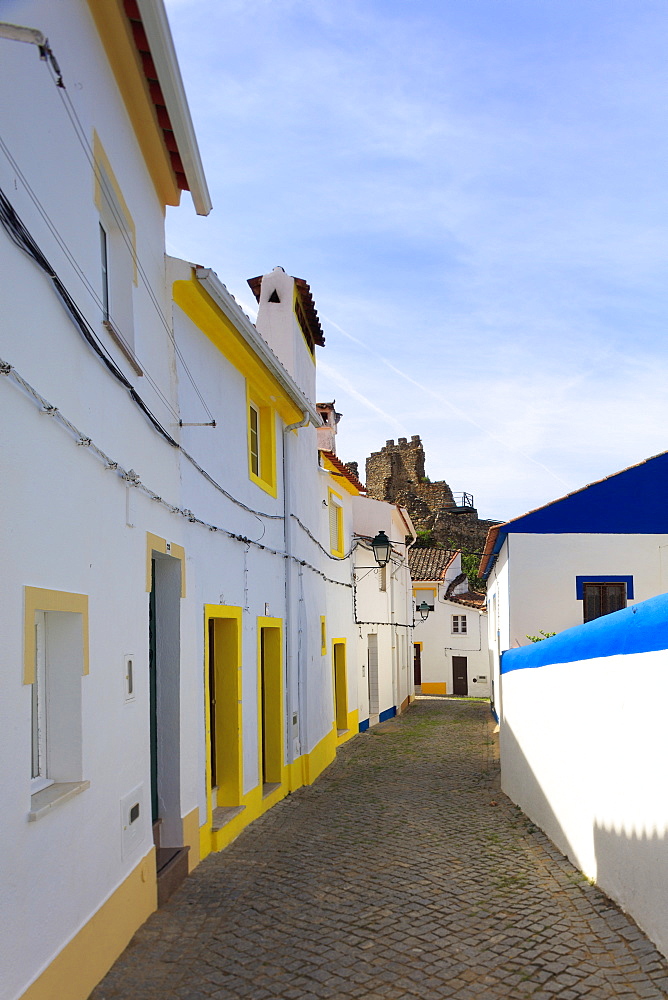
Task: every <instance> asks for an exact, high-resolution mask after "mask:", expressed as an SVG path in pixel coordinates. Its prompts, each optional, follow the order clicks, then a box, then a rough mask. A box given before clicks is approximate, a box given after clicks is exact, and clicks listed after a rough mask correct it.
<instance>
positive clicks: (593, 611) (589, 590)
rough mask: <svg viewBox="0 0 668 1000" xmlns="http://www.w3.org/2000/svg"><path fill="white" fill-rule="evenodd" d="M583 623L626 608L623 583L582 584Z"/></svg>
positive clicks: (624, 585)
mask: <svg viewBox="0 0 668 1000" xmlns="http://www.w3.org/2000/svg"><path fill="white" fill-rule="evenodd" d="M582 598H583V612H584V616H583V617H584V621H586V622H590V621H593V620H594V618H600V617H601V616H602V615H609V614H611V613H612V612H613V611H619V610H620V609H621V608H625V607H626V584H625V583H583V585H582Z"/></svg>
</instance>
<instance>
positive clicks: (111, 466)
mask: <svg viewBox="0 0 668 1000" xmlns="http://www.w3.org/2000/svg"><path fill="white" fill-rule="evenodd" d="M0 375H4V376H5V377H6V378H8V379H10V380H12V381H13V382H15V383H16V384H17V385H18V386H20V387H21V388H22V389H23V390H24V392H26V393H27V394H28V395H29V396H30V397H31V398H32V399H33V400H34V401H35V402H36V403H38V404H39V406H40V408H41V410H42V412H44V413H45V414H48V415H49V416H50V417H52V418H53V419H54V420H55V421H56V422H57V423H58V424H59V425H60V426H62V427H64V428H65V429H66V430H68V431H69V432H70V434H71V435H72V436H73V437H74V438H75V439H76V443H77V445H79V446H81V447H85V448H86V449H88V450H89V451H91V452H92V453H93V454H94V455H95V456H96V457H97V458H98V459H99V460H100V461H101V462H103V464H104V467H105V469H108V470H110V471H113V472H115V473H116V474H117V475H118V476H119V478H121V479H123V480H124V481H125V482H126V484H127V485H128V486H129V487H132V488H134V489H137V490H139V491H140V492H141V493H143V494H144V495H145V496H147V497H148V498H149V499H150V500H153V501H155V502H156V503H159V504H160V505H161V506H162V507H164V508H166V510H168V511H169V512H170V513H172V514H177V515H179V516H180V517H184V518H185V519H186V520H188V521H190V523H191V524H199V525H201V526H202V527H203V528H207V529H208V530H209V531H213V532H219V533H220V534H223V535H225V536H226V537H227V538H230V539H232V540H234V541H237V542H240V543H242V544H243V545H245V546H251V545H252V546H254V547H255V548H257V549H259V550H261V551H263V552H268V553H270V555H275V556H279V557H280V558H282V559H290V560H291V561H292V562H294V563H296V564H297V565H298V566H303V567H305V568H307V569H309V570H311V572H313V573H316V574H317V575H318V576H320V577H322V579H323V580H325V581H326V582H327V583H332V584H336V585H337V586H339V587H346V588H350V589H352V584H350V583H346V582H344V581H342V580H334V579H332V577H329V576H327V575H326V574H325V573H323V572H322V570H321V569H318V567H317V566H314V565H313V564H312V563H309V562H308V561H307V560H306V559H299V558H298V557H297V556H292V555H288V553H286V552H281V551H280V550H279V549H274V548H272V547H271V546H269V545H263V544H261V543H260V542H259V541H256V540H255V539H252V538H247V537H246V536H245V535H241V534H239V533H236V532H234V531H230V530H229V529H227V528H223V527H221V526H220V525H216V524H212V523H210V522H209V521H205V520H203V519H202V518H200V517H197V515H196V514H193V512H192V511H191V510H189V509H188V508H185V507H179V506H178V504H171V503H169V502H168V501H167V500H164V499H163V498H162V497H161V496H159V495H158V494H157V493H155V492H154V491H153V490H152V489H150V487H148V486H146V485H145V484H144V483H142V481H141V480H140V478H139V476H138V475H137V473H136V472H135V471H134V470H133V469H129V470H126V469H125V468H123V466H121V465H120V464H119V463H118V462H116V461H114V460H113V459H112V458H110V457H109V455H107V454H106V452H104V451H103V450H102V449H101V448H99V447H98V446H97V445H96V444H95V442H94V441H93V440H92V439H91V438H90V437H88V436H87V435H85V434H83V433H82V432H81V431H80V430H79V428H78V427H76V425H75V424H73V423H72V422H71V421H70V420H68V419H67V417H65V416H64V415H63V413H62V412H61V411H60V410H59V409H58V407H57V406H53V405H52V404H51V403H49V402H48V400H46V399H45V398H44V396H42V395H40V393H39V392H38V391H37V390H36V389H35V388H34V387H33V386H32V385H30V383H29V382H27V381H26V380H25V379H24V378H23V377H22V376H21V375H20V374H19V373H18V372H17V370H16V369H15V368H14V367H13V365H11V364H9V363H8V362H6V361H3V360H2V359H0Z"/></svg>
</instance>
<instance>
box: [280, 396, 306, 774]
mask: <svg viewBox="0 0 668 1000" xmlns="http://www.w3.org/2000/svg"><path fill="white" fill-rule="evenodd" d="M310 420H311V417H310V415H309V414H308V413H307V412H305V413H304V415H303V416H302V419H301V420H298V421H297V423H295V424H290V425H289V426H288V427H284V428H283V547H284V551H285V702H286V710H287V732H288V763H289V764H292V762H293V760H294V759H295V751H294V726H293V724H292V717H293V698H292V695H293V689H292V657H293V655H294V648H295V641H294V638H295V637H294V635H293V625H294V627H295V628H299V615H297V616H296V618H295V620H294V622H293V614H292V518H291V517H290V515H291V513H292V476H291V474H290V448H289V444H288V442H289V440H290V434H291V433H292V431H298V430H300V428H302V427H307V426H308V424H309V423H310ZM299 651H300V650H299V644H298V646H297V653H298V659H299ZM301 675H302V670H301V663H299V662H298V663H297V722H298V726H299V752H300V753H301V749H302V745H303V744H302V721H303V724H304V726H305V725H306V720H305V719H304V720H302V718H301V709H302V696H301Z"/></svg>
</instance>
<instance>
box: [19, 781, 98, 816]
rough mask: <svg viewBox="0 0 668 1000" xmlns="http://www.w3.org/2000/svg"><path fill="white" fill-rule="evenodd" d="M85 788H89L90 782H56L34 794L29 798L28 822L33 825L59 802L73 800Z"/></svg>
mask: <svg viewBox="0 0 668 1000" xmlns="http://www.w3.org/2000/svg"><path fill="white" fill-rule="evenodd" d="M87 788H90V781H56V782H54V783H53V784H52V785H48V786H47V787H46V788H43V789H42V790H41V791H40V792H35V794H34V795H31V796H30V812H29V813H28V821H29V822H30V823H34V822H35V820H38V819H41V818H42V816H44V815H46V813H47V812H49V810H50V809H53V807H54V806H59V805H60V803H61V802H66V801H67V800H68V799H72V798H74V796H75V795H78V794H79V792H84V791H85V790H86V789H87Z"/></svg>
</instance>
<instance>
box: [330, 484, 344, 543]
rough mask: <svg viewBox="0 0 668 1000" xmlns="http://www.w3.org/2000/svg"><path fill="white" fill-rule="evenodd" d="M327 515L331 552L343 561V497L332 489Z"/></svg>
mask: <svg viewBox="0 0 668 1000" xmlns="http://www.w3.org/2000/svg"><path fill="white" fill-rule="evenodd" d="M332 508H334V509H335V510H336V539H333V538H332ZM327 513H328V515H329V550H330V552H331V553H332V555H333V556H338V557H339V559H343V556H344V554H345V553H344V543H343V497H342V496H341V494H340V493H337V492H336V491H335V490H332V489H330V490H329V493H328V498H327Z"/></svg>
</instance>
